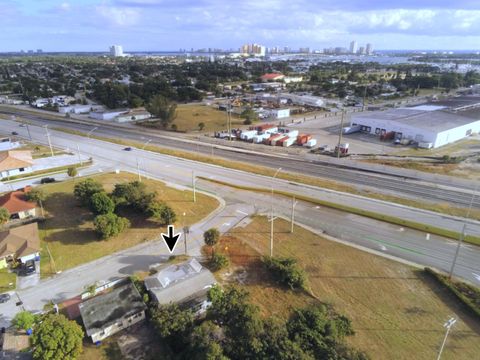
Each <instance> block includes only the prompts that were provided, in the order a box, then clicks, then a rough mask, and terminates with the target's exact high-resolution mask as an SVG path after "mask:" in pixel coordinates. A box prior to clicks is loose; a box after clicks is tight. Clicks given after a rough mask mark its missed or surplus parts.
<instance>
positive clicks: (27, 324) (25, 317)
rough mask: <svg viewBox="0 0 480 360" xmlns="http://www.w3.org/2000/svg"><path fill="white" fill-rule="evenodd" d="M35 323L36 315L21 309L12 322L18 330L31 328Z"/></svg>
mask: <svg viewBox="0 0 480 360" xmlns="http://www.w3.org/2000/svg"><path fill="white" fill-rule="evenodd" d="M34 323H35V315H33V314H32V313H31V312H29V311H20V312H19V313H17V314H16V315H15V317H14V318H13V319H12V324H13V326H15V328H16V329H17V330H27V329H31V328H32V326H33V324H34Z"/></svg>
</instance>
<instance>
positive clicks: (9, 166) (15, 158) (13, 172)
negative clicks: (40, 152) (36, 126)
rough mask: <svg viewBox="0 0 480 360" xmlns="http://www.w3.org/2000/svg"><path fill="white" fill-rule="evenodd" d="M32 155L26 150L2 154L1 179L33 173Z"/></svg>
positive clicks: (0, 155) (0, 156)
mask: <svg viewBox="0 0 480 360" xmlns="http://www.w3.org/2000/svg"><path fill="white" fill-rule="evenodd" d="M32 165H33V160H32V153H31V152H30V151H26V150H9V151H2V152H0V178H2V179H3V178H8V177H12V176H17V175H22V174H26V173H29V172H32Z"/></svg>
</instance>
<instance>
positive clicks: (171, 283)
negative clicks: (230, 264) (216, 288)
mask: <svg viewBox="0 0 480 360" xmlns="http://www.w3.org/2000/svg"><path fill="white" fill-rule="evenodd" d="M215 284H216V280H215V277H214V276H213V274H212V273H211V272H210V271H209V270H208V269H206V268H204V267H203V266H202V265H201V264H200V263H199V262H198V261H197V260H196V259H191V260H188V261H186V262H183V263H180V264H174V265H170V266H168V267H166V268H164V269H162V270H160V271H159V272H157V273H156V274H154V275H152V276H149V277H147V278H145V287H146V288H147V290H148V291H149V292H150V294H151V299H152V300H153V301H156V302H157V303H159V304H162V305H166V304H170V303H177V304H180V305H181V306H184V307H188V308H191V309H193V310H194V311H195V312H196V314H197V315H199V314H201V313H203V312H204V311H205V310H206V309H207V307H208V306H209V305H210V303H209V302H208V299H207V293H208V290H209V289H210V288H211V287H212V286H213V285H215Z"/></svg>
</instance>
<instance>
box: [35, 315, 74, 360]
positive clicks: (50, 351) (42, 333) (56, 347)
mask: <svg viewBox="0 0 480 360" xmlns="http://www.w3.org/2000/svg"><path fill="white" fill-rule="evenodd" d="M82 340H83V330H82V328H81V327H80V325H78V324H77V323H76V322H75V321H70V320H68V319H67V318H66V317H65V316H63V315H60V314H49V315H46V316H45V317H43V318H42V319H41V320H40V321H39V323H38V325H36V326H35V329H34V331H33V335H32V347H33V352H32V355H33V358H34V359H35V360H37V359H38V360H75V359H77V358H78V356H79V355H80V353H81V352H82Z"/></svg>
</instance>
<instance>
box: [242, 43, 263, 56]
mask: <svg viewBox="0 0 480 360" xmlns="http://www.w3.org/2000/svg"><path fill="white" fill-rule="evenodd" d="M240 52H241V53H242V54H248V55H256V56H265V54H266V52H267V48H266V47H265V46H263V45H258V44H244V45H242V47H241V48H240Z"/></svg>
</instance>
